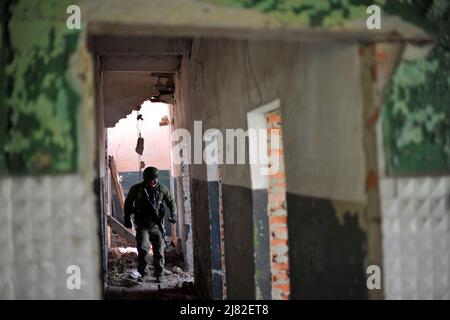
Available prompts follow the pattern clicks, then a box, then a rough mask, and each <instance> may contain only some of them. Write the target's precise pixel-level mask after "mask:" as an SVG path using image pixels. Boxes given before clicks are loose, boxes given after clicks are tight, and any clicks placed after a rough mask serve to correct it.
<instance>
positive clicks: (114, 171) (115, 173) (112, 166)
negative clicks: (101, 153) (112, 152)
mask: <svg viewBox="0 0 450 320" xmlns="http://www.w3.org/2000/svg"><path fill="white" fill-rule="evenodd" d="M108 159H109V168H110V169H111V177H112V181H113V184H114V189H115V191H116V195H117V198H118V199H119V203H120V207H121V208H122V210H123V207H124V204H125V195H124V193H123V189H122V185H121V184H120V180H119V172H118V171H117V167H116V162H115V161H114V157H113V156H109V157H108Z"/></svg>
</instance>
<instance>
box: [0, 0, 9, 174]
mask: <svg viewBox="0 0 450 320" xmlns="http://www.w3.org/2000/svg"><path fill="white" fill-rule="evenodd" d="M7 8H8V2H7V1H3V2H1V3H0V21H1V22H0V173H3V172H4V171H5V170H6V157H5V151H4V150H3V148H2V147H1V146H4V145H5V143H6V126H7V110H6V101H5V99H6V64H7V59H8V46H7V38H6V28H7V21H8V11H7Z"/></svg>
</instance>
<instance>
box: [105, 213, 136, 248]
mask: <svg viewBox="0 0 450 320" xmlns="http://www.w3.org/2000/svg"><path fill="white" fill-rule="evenodd" d="M107 219H108V225H109V226H110V227H111V229H112V230H113V231H114V232H115V233H117V234H118V235H119V236H120V237H121V238H122V239H123V240H125V241H127V242H128V243H129V244H130V246H132V247H135V246H136V238H135V236H134V234H133V233H132V232H130V230H128V229H127V228H126V227H125V226H124V225H123V224H121V223H120V222H119V221H118V220H117V219H115V218H114V217H113V216H110V215H108V216H107Z"/></svg>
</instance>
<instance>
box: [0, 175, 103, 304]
mask: <svg viewBox="0 0 450 320" xmlns="http://www.w3.org/2000/svg"><path fill="white" fill-rule="evenodd" d="M95 208H96V207H95V201H94V196H93V194H92V192H91V189H90V188H88V187H87V186H86V184H85V183H84V182H83V180H82V177H81V176H79V175H58V176H43V177H14V178H11V177H2V178H0V221H1V223H0V244H1V246H2V249H1V250H0V299H72V298H73V299H97V298H100V296H101V293H100V292H101V291H100V288H101V282H100V269H99V268H100V264H99V262H100V248H99V240H98V231H97V230H98V225H97V214H96V210H95ZM73 264H75V265H79V266H80V268H81V289H80V290H69V289H68V288H67V286H66V280H67V277H68V276H69V275H68V274H67V273H66V269H67V267H68V266H69V265H73Z"/></svg>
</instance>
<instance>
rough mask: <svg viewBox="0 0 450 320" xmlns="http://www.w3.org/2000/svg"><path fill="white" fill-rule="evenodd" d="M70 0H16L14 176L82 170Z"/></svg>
mask: <svg viewBox="0 0 450 320" xmlns="http://www.w3.org/2000/svg"><path fill="white" fill-rule="evenodd" d="M70 4H71V1H60V0H58V1H43V2H42V1H37V0H33V1H30V0H27V1H16V2H14V4H13V5H11V12H12V16H11V18H10V20H9V24H8V30H7V31H8V34H9V37H10V39H11V42H10V47H11V48H10V49H11V52H12V60H11V61H10V63H8V65H7V68H6V74H7V77H8V78H7V79H8V80H7V81H8V86H9V87H10V88H11V92H9V93H8V97H7V100H6V105H7V108H8V109H9V111H10V117H9V119H8V120H9V128H8V133H9V136H8V139H7V142H6V144H5V147H4V150H3V151H4V152H5V153H6V155H7V158H8V169H9V171H10V172H13V173H48V172H52V173H59V172H70V171H74V170H76V169H77V158H78V156H77V154H78V141H77V126H78V118H77V117H78V116H77V115H78V104H79V101H80V98H79V96H78V94H77V92H76V89H75V87H74V85H73V82H72V79H71V72H70V66H69V59H70V55H71V54H72V53H73V52H74V51H75V50H76V48H77V45H78V37H79V32H78V31H74V30H69V29H67V27H66V25H65V18H66V8H67V6H68V5H70Z"/></svg>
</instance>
